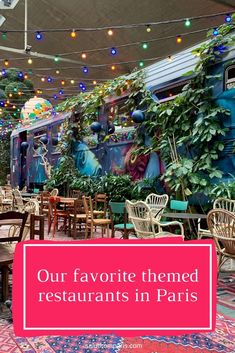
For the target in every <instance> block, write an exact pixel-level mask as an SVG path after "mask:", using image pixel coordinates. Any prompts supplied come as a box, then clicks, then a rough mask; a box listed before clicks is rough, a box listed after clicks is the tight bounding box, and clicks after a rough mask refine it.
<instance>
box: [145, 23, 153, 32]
mask: <svg viewBox="0 0 235 353" xmlns="http://www.w3.org/2000/svg"><path fill="white" fill-rule="evenodd" d="M151 31H152V29H151V26H150V25H147V26H146V32H148V33H150V32H151Z"/></svg>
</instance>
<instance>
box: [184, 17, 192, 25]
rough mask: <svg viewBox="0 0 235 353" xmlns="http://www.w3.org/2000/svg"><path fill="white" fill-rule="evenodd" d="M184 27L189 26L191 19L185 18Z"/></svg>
mask: <svg viewBox="0 0 235 353" xmlns="http://www.w3.org/2000/svg"><path fill="white" fill-rule="evenodd" d="M184 25H185V27H190V26H191V21H190V20H189V19H188V18H187V19H186V20H185V22H184Z"/></svg>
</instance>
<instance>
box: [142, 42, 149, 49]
mask: <svg viewBox="0 0 235 353" xmlns="http://www.w3.org/2000/svg"><path fill="white" fill-rule="evenodd" d="M148 47H149V45H148V43H146V42H145V43H142V49H145V50H146V49H148Z"/></svg>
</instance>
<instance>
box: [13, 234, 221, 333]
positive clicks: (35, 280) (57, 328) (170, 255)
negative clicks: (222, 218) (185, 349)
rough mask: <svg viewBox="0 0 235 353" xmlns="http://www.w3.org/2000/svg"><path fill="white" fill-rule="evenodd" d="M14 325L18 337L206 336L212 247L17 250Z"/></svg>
mask: <svg viewBox="0 0 235 353" xmlns="http://www.w3.org/2000/svg"><path fill="white" fill-rule="evenodd" d="M13 275H14V279H13V320H14V321H13V322H14V329H15V333H16V334H17V335H18V336H34V335H48V334H55V335H58V334H60V335H71V334H73V335H79V334H81V333H91V332H96V333H107V332H115V333H116V334H120V335H122V336H123V335H128V336H135V335H143V334H150V333H152V334H157V335H159V334H164V335H166V334H167V335H168V334H169V335H172V334H174V335H175V334H183V333H192V332H208V331H213V330H214V327H215V313H216V281H217V267H216V251H215V247H214V244H213V241H212V240H202V241H199V240H197V241H188V242H183V241H181V240H180V239H177V240H175V239H174V240H173V241H172V240H169V239H167V238H165V239H159V240H157V239H151V240H117V239H99V240H87V241H78V242H49V241H43V242H40V241H29V242H24V243H21V244H18V245H17V248H16V253H15V260H14V269H13Z"/></svg>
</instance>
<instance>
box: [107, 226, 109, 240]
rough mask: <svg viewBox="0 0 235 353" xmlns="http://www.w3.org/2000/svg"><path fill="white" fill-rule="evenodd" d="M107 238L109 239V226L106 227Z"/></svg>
mask: <svg viewBox="0 0 235 353" xmlns="http://www.w3.org/2000/svg"><path fill="white" fill-rule="evenodd" d="M107 238H109V225H107Z"/></svg>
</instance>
